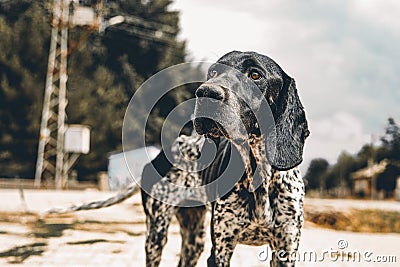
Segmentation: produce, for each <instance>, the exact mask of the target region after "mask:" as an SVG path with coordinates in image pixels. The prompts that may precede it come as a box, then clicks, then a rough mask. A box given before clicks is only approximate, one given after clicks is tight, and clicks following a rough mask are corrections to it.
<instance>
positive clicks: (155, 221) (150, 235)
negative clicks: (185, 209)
mask: <svg viewBox="0 0 400 267" xmlns="http://www.w3.org/2000/svg"><path fill="white" fill-rule="evenodd" d="M149 201H152V205H151V206H152V211H151V214H149V215H147V217H146V224H147V232H146V244H145V250H146V267H156V266H159V265H160V262H161V254H162V250H163V248H164V246H165V244H166V243H167V234H168V233H167V232H168V227H169V224H170V222H171V219H172V216H173V214H174V212H175V207H173V206H170V205H168V204H166V203H163V202H161V201H158V200H156V199H151V200H149Z"/></svg>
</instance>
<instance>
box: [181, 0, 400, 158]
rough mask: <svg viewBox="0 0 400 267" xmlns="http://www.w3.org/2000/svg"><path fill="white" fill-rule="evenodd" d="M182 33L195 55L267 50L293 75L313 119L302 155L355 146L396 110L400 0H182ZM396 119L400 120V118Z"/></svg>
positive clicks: (211, 56) (329, 153)
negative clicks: (310, 133)
mask: <svg viewBox="0 0 400 267" xmlns="http://www.w3.org/2000/svg"><path fill="white" fill-rule="evenodd" d="M174 5H175V8H177V9H180V10H182V13H181V14H182V17H181V26H182V29H183V32H182V37H183V38H185V39H187V40H188V49H189V50H190V51H191V53H192V55H193V56H194V58H195V59H209V60H216V59H217V58H219V57H220V56H222V55H223V54H225V53H226V52H228V51H230V50H254V51H258V52H260V53H263V54H266V55H269V56H271V57H272V58H273V59H274V60H275V61H277V62H278V64H279V65H281V66H282V68H283V69H284V70H285V71H286V72H287V73H288V74H289V75H291V76H293V77H294V78H295V79H296V84H297V86H298V89H299V94H300V97H301V99H302V102H303V104H304V106H305V109H306V111H307V116H308V119H309V120H310V125H311V131H312V135H311V137H310V138H309V139H308V140H307V146H306V153H305V157H306V162H307V161H309V160H310V158H312V157H316V156H320V157H325V158H327V159H328V160H329V161H331V162H332V161H335V160H336V158H337V156H338V154H339V153H340V152H341V151H342V150H347V151H349V152H351V153H354V152H356V151H357V150H358V149H359V148H360V147H361V146H362V145H363V144H365V143H366V142H368V141H369V133H370V132H375V133H377V132H382V127H383V126H384V123H385V122H386V119H387V117H388V116H395V119H397V118H398V117H396V116H398V114H399V108H398V107H399V104H398V103H400V90H399V89H400V75H398V71H399V69H400V61H399V60H398V59H399V58H400V46H399V45H398V44H399V43H400V16H399V10H400V1H397V0H387V1H379V0H353V1H347V0H326V1H318V0H310V1H307V3H304V2H303V1H289V0H282V1H269V0H248V1H232V0H229V1H228V0H221V1H211V0H202V1H187V0H177V2H176V3H175V4H174ZM398 121H399V119H398Z"/></svg>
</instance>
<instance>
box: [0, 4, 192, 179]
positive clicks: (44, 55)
mask: <svg viewBox="0 0 400 267" xmlns="http://www.w3.org/2000/svg"><path fill="white" fill-rule="evenodd" d="M46 2H47V1H26V0H15V1H7V2H5V3H1V2H0V51H2V52H1V53H0V170H1V173H0V174H3V175H4V174H6V173H10V174H12V175H18V176H26V177H33V174H34V168H35V162H36V153H37V143H38V139H39V124H40V116H41V109H42V101H43V100H42V99H43V93H44V83H45V76H46V69H47V59H48V51H49V45H50V12H49V10H47V9H46V5H45V4H44V3H46ZM171 2H172V1H170V0H155V1H147V2H145V1H137V0H128V1H122V0H120V1H108V4H109V7H110V10H109V16H110V17H111V16H114V15H129V16H134V18H137V20H136V22H135V20H133V22H132V23H125V24H120V25H118V26H113V27H110V28H108V29H107V30H106V32H105V33H104V34H103V35H99V34H98V33H90V32H89V31H88V30H87V29H83V28H79V27H76V28H73V29H71V30H70V33H69V45H70V51H69V52H70V54H69V58H68V77H69V79H68V84H67V87H68V92H67V96H68V100H69V101H68V106H67V115H68V117H67V124H86V125H89V126H90V127H91V130H92V133H91V152H90V153H89V154H88V155H82V156H81V158H80V159H79V161H78V163H77V165H76V167H75V168H76V169H77V170H78V174H79V177H80V178H82V177H83V178H85V179H86V178H93V177H95V176H96V173H97V172H98V171H101V170H106V169H107V154H108V153H109V152H111V151H115V150H121V129H122V121H123V118H124V112H125V109H126V107H127V105H128V102H129V99H130V97H131V96H132V94H133V93H134V91H135V90H136V89H137V88H138V87H139V86H140V85H141V83H142V82H143V81H145V80H146V79H147V78H149V77H150V76H151V75H153V74H154V73H156V72H157V71H159V70H161V69H162V68H165V67H167V66H170V65H174V64H177V63H181V62H183V61H184V59H185V56H186V50H185V43H184V42H182V41H179V40H178V39H177V34H178V33H179V14H178V13H177V12H175V11H170V10H169V5H170V4H171ZM33 25H34V26H33ZM164 28H165V29H167V30H166V31H163V29H164ZM160 36H161V37H160ZM192 95H193V88H189V87H182V88H180V89H179V90H176V91H175V92H174V93H171V94H168V95H167V96H165V98H164V99H162V103H160V105H159V107H158V109H157V112H154V114H152V117H151V118H150V120H149V121H150V122H151V123H150V124H149V138H148V140H149V142H150V143H152V144H157V143H159V138H158V137H159V131H160V129H161V125H162V123H163V121H164V118H165V116H166V114H168V113H169V111H170V110H171V109H172V108H174V107H175V106H176V105H177V104H178V103H180V102H181V101H183V100H186V99H188V98H190V97H192Z"/></svg>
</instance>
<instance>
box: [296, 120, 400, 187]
mask: <svg viewBox="0 0 400 267" xmlns="http://www.w3.org/2000/svg"><path fill="white" fill-rule="evenodd" d="M385 159H386V160H388V162H389V163H388V165H387V167H386V168H385V170H384V171H383V172H382V173H379V174H377V177H376V189H377V190H385V191H389V192H390V191H393V190H394V189H395V187H396V179H397V177H399V176H400V128H399V125H398V124H397V123H396V122H395V120H394V119H393V118H388V121H387V126H386V127H385V133H384V135H383V136H381V137H380V144H379V145H377V146H374V145H373V144H365V145H364V146H363V147H362V148H361V149H360V150H359V151H358V152H357V153H356V154H355V155H351V154H349V153H347V152H342V153H341V154H340V155H339V157H338V159H337V162H336V163H334V164H333V165H330V164H329V162H328V161H327V160H326V159H323V158H316V159H313V160H312V161H311V163H310V165H309V167H308V170H307V172H306V174H305V176H304V179H305V182H306V188H307V189H309V190H319V191H320V192H329V191H330V190H332V189H334V188H337V187H339V186H344V187H345V188H347V189H349V190H352V188H353V179H352V177H351V174H352V173H353V172H355V171H357V170H360V169H362V168H365V167H367V166H368V164H369V162H373V163H379V162H381V161H382V160H385Z"/></svg>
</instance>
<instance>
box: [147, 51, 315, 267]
mask: <svg viewBox="0 0 400 267" xmlns="http://www.w3.org/2000/svg"><path fill="white" fill-rule="evenodd" d="M194 117H195V118H194V128H195V131H196V133H193V134H192V135H191V136H180V137H179V138H178V139H177V140H176V141H175V143H174V144H173V145H172V147H171V148H169V149H168V150H163V151H161V153H160V154H159V155H158V156H157V157H156V158H155V159H154V160H153V161H152V162H151V163H150V164H148V165H146V167H145V169H144V171H143V174H142V201H143V207H144V210H145V213H146V223H147V234H146V245H145V250H146V266H158V265H159V263H160V261H161V253H162V249H163V247H164V245H165V243H166V241H167V230H168V226H169V223H170V221H171V219H172V217H173V216H174V215H175V216H176V217H177V219H178V222H179V224H180V227H181V228H180V229H181V235H182V247H181V257H180V261H179V266H195V265H196V263H197V260H198V258H199V256H200V254H201V253H202V251H203V247H204V232H205V231H204V218H205V213H206V210H207V209H206V204H207V203H208V202H211V214H212V216H211V240H212V250H211V255H210V256H209V258H208V261H207V263H208V266H229V265H230V259H231V257H232V254H233V252H234V249H235V246H236V245H237V244H246V245H263V244H269V246H270V247H271V249H272V250H274V251H280V253H279V255H278V254H274V255H273V257H272V259H271V266H294V265H295V257H291V256H293V255H295V253H296V252H297V249H298V245H299V239H300V232H301V228H302V225H303V198H304V184H303V180H302V177H301V175H300V172H299V168H298V165H299V164H300V163H301V161H302V154H303V146H304V142H305V139H306V138H307V136H308V135H309V131H308V126H307V120H306V116H305V112H304V108H303V106H302V104H301V102H300V99H299V96H298V93H297V89H296V85H295V81H294V80H293V79H292V78H291V77H289V76H288V75H287V74H286V73H285V72H284V71H283V70H282V69H281V67H279V66H278V64H277V63H275V62H274V61H273V60H272V59H270V58H269V57H267V56H264V55H260V54H258V53H255V52H238V51H233V52H230V53H228V54H226V55H224V56H223V57H221V58H220V59H219V60H218V61H217V62H216V63H215V64H214V65H212V66H211V67H210V68H209V71H208V74H207V81H206V82H205V83H203V84H202V85H201V86H200V87H199V88H198V89H197V90H196V106H195V112H194ZM210 146H213V147H215V148H216V152H215V154H214V159H213V160H212V161H211V162H209V163H207V164H208V165H207V164H206V163H202V162H201V161H199V160H198V159H199V158H200V157H201V156H202V155H203V154H207V151H208V149H209V147H210ZM168 154H170V156H169V157H168ZM232 162H233V163H232ZM189 163H190V164H189ZM202 164H204V166H199V165H202ZM210 184H212V185H213V186H209V187H206V188H205V189H204V190H192V191H191V190H190V188H192V189H196V188H202V186H203V187H204V186H207V185H210ZM188 188H189V189H188ZM187 203H190V205H189V204H187Z"/></svg>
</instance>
